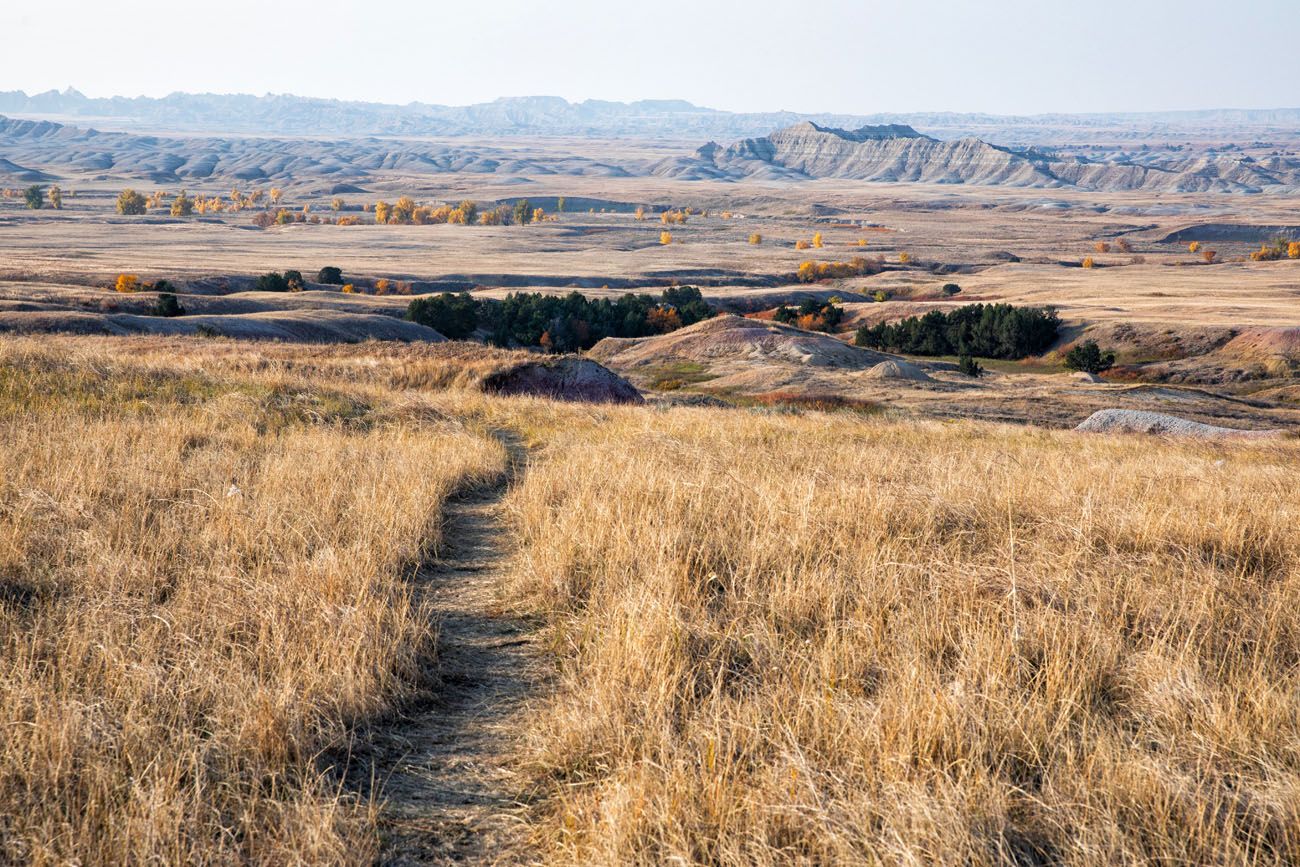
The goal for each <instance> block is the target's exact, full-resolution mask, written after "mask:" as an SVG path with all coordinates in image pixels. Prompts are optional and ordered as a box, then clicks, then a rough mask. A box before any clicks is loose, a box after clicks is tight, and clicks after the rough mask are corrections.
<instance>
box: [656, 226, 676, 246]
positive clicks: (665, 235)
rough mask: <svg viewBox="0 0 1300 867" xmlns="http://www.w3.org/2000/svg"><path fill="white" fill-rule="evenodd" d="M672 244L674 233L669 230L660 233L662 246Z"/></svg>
mask: <svg viewBox="0 0 1300 867" xmlns="http://www.w3.org/2000/svg"><path fill="white" fill-rule="evenodd" d="M672 242H673V233H672V232H669V231H668V230H667V229H665V230H664V231H662V232H660V233H659V243H660V244H671V243H672Z"/></svg>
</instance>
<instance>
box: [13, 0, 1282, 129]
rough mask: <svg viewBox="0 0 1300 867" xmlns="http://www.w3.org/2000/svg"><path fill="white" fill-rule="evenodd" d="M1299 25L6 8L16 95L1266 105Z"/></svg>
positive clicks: (1242, 10)
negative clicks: (53, 91) (71, 90)
mask: <svg viewBox="0 0 1300 867" xmlns="http://www.w3.org/2000/svg"><path fill="white" fill-rule="evenodd" d="M1297 23H1300V22H1297V7H1296V0H1238V2H1234V3H1226V2H1211V0H1179V2H1168V0H1126V2H1117V0H1097V2H1092V3H1079V2H1072V3H1065V2H1055V0H985V2H958V0H856V2H854V0H822V2H807V0H805V2H772V0H748V2H739V0H641V2H626V0H549V2H547V0H461V2H445V0H424V2H420V0H368V2H336V0H311V2H305V0H215V2H203V3H196V2H191V0H168V2H162V0H117V2H113V0H39V2H38V0H3V5H2V6H0V33H3V34H5V45H4V50H3V51H0V90H16V89H23V90H27V91H28V92H32V91H36V90H46V89H49V88H63V87H66V86H68V85H73V86H75V87H77V88H79V89H80V90H82V91H84V92H85V93H87V94H90V95H92V96H109V95H129V96H134V95H139V94H147V95H151V96H161V95H163V94H166V93H169V92H171V91H174V90H186V91H215V92H222V93H229V92H246V93H257V94H261V93H268V92H273V93H296V94H302V95H309V96H327V97H337V98H345V99H365V100H375V101H382V102H407V101H411V100H421V101H424V102H436V103H446V104H454V105H460V104H466V103H471V102H482V101H486V100H490V99H493V98H495V97H498V96H522V95H532V94H554V95H559V96H563V97H566V98H569V99H574V100H580V99H586V98H598V99H617V100H632V99H642V98H682V99H689V100H691V101H692V102H695V103H698V104H700V105H707V106H711V107H714V108H724V109H733V110H744V111H751V110H776V109H783V108H784V109H792V110H797V111H808V112H816V111H834V112H853V113H868V112H877V111H937V110H952V111H988V112H997V113H1030V112H1043V111H1112V110H1155V109H1176V108H1212V107H1213V108H1220V107H1243V108H1248V107H1255V108H1263V107H1277V106H1291V105H1296V104H1300V49H1298V45H1300V43H1297V37H1296V35H1295V34H1296V27H1297ZM133 52H134V56H133Z"/></svg>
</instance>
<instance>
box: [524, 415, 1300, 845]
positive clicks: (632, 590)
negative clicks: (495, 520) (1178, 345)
mask: <svg viewBox="0 0 1300 867" xmlns="http://www.w3.org/2000/svg"><path fill="white" fill-rule="evenodd" d="M1297 457H1300V450H1298V449H1297V448H1296V447H1295V446H1294V444H1281V445H1276V446H1270V447H1266V448H1265V447H1232V448H1216V447H1211V446H1194V445H1188V446H1174V445H1169V444H1164V443H1161V444H1160V445H1158V446H1157V445H1156V444H1155V443H1154V442H1153V441H1151V440H1141V439H1108V438H1088V437H1084V436H1082V435H1078V434H1069V433H1048V432H1043V431H1033V430H1019V429H1011V428H996V427H980V426H974V425H953V426H945V425H939V424H929V423H926V424H920V425H917V424H899V423H891V422H885V421H868V422H863V421H861V420H859V419H852V418H849V417H846V416H825V415H820V414H813V415H807V416H804V417H790V416H774V415H764V414H754V413H741V412H732V413H720V412H716V411H707V410H687V409H680V410H672V411H668V412H649V411H641V410H632V411H617V412H615V411H610V412H608V413H605V414H602V415H601V416H600V417H599V418H592V419H591V421H590V423H588V424H578V423H576V422H575V423H573V424H571V425H570V426H569V429H568V430H567V432H565V433H562V434H558V435H557V437H556V439H555V441H554V443H553V445H552V446H551V448H550V450H549V452H548V457H547V459H546V460H545V462H543V463H542V464H540V465H539V466H537V467H535V468H534V469H533V470H532V471H531V473H530V474H529V475H528V477H527V478H526V480H525V481H524V483H523V485H522V487H520V488H519V489H518V490H517V491H516V492H515V493H514V495H513V498H512V500H511V502H512V505H513V509H514V515H515V519H516V521H517V524H518V528H519V532H520V534H521V536H522V541H523V549H522V553H521V557H520V561H519V564H518V570H517V577H516V588H517V590H518V592H520V593H521V594H523V595H524V597H525V598H527V599H528V600H530V602H531V604H533V605H535V606H537V607H538V608H539V609H541V610H542V611H545V612H546V613H547V614H548V616H549V617H551V618H552V620H553V623H554V625H553V636H554V647H555V651H556V653H557V656H558V660H559V664H560V666H561V672H562V673H561V676H560V688H559V692H558V694H557V695H556V697H555V699H554V700H553V701H551V702H549V703H547V704H546V706H545V708H544V710H543V711H542V712H541V713H539V714H538V716H537V717H536V720H535V724H534V725H533V727H532V730H531V731H530V732H529V737H530V739H531V743H532V746H531V755H532V758H533V761H534V762H535V765H536V769H537V773H538V775H539V776H540V778H541V780H542V781H543V784H544V785H546V786H547V787H548V791H549V792H550V799H549V801H548V802H547V805H546V808H545V809H544V810H543V811H541V812H540V813H539V814H538V817H537V821H536V824H535V826H534V833H535V835H536V837H537V839H538V842H539V843H540V844H541V845H543V846H544V847H545V850H546V851H547V852H548V853H549V857H550V858H551V859H552V860H554V861H559V862H570V861H577V862H581V863H701V864H737V865H739V864H755V863H791V862H796V863H798V862H812V863H845V862H853V863H916V864H920V863H944V864H954V863H967V864H979V863H1021V864H1033V863H1049V862H1050V863H1071V864H1112V863H1149V862H1151V861H1160V862H1165V863H1219V864H1246V863H1295V862H1296V861H1297V860H1300V691H1298V690H1297V687H1300V683H1298V682H1297V662H1300V620H1298V619H1297V617H1296V611H1297V610H1300V529H1298V528H1300V498H1298V497H1297V494H1296V487H1295V484H1294V467H1295V463H1296V459H1297Z"/></svg>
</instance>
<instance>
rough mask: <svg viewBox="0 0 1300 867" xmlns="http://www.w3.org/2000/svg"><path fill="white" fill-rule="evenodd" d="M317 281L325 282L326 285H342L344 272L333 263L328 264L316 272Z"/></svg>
mask: <svg viewBox="0 0 1300 867" xmlns="http://www.w3.org/2000/svg"><path fill="white" fill-rule="evenodd" d="M316 282H317V283H324V284H325V285H326V286H342V285H343V272H342V271H341V270H340V269H338V268H335V267H334V266H333V265H326V266H325V267H324V268H321V269H320V270H319V271H317V272H316Z"/></svg>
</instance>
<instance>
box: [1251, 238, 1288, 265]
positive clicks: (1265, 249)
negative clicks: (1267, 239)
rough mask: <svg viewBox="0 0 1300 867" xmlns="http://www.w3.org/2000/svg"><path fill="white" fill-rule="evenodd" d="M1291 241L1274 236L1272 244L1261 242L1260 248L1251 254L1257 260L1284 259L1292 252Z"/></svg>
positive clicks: (1273, 260) (1272, 260)
mask: <svg viewBox="0 0 1300 867" xmlns="http://www.w3.org/2000/svg"><path fill="white" fill-rule="evenodd" d="M1290 248H1291V242H1290V241H1288V240H1287V239H1286V238H1274V239H1273V242H1272V243H1271V244H1260V245H1259V249H1258V250H1256V251H1255V252H1254V253H1251V254H1250V258H1251V259H1253V260H1254V261H1256V262H1275V261H1277V260H1278V259H1284V258H1286V257H1287V255H1288V254H1289V252H1290Z"/></svg>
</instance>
